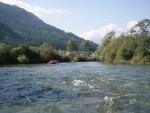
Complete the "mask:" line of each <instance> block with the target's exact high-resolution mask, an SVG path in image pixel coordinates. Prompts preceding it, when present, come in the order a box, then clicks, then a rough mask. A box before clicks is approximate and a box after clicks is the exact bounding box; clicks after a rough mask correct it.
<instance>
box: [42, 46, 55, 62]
mask: <svg viewBox="0 0 150 113" xmlns="http://www.w3.org/2000/svg"><path fill="white" fill-rule="evenodd" d="M39 52H40V56H41V59H42V61H44V62H47V61H49V60H50V59H53V55H54V50H53V48H52V46H50V45H49V44H48V43H44V44H42V45H41V46H40V47H39Z"/></svg>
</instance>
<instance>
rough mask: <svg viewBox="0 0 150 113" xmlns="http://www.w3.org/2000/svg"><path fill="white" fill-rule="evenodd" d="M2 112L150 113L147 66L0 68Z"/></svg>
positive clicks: (148, 72) (75, 65)
mask: <svg viewBox="0 0 150 113" xmlns="http://www.w3.org/2000/svg"><path fill="white" fill-rule="evenodd" d="M0 113H150V65H113V64H112V65H110V64H101V63H98V62H88V63H87V62H85V63H60V64H56V65H48V64H39V65H16V66H15V65H13V66H3V67H0Z"/></svg>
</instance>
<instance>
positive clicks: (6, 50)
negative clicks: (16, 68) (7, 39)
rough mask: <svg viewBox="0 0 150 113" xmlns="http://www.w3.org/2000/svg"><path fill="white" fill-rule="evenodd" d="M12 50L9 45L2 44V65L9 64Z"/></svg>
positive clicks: (0, 59) (0, 60)
mask: <svg viewBox="0 0 150 113" xmlns="http://www.w3.org/2000/svg"><path fill="white" fill-rule="evenodd" d="M10 50H11V47H10V46H9V45H7V44H4V43H0V64H4V63H9V58H10Z"/></svg>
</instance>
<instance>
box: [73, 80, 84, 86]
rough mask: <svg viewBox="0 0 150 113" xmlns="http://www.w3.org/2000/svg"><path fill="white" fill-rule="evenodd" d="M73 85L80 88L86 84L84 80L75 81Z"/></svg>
mask: <svg viewBox="0 0 150 113" xmlns="http://www.w3.org/2000/svg"><path fill="white" fill-rule="evenodd" d="M72 84H73V85H74V86H80V85H81V84H84V82H83V81H82V80H73V81H72Z"/></svg>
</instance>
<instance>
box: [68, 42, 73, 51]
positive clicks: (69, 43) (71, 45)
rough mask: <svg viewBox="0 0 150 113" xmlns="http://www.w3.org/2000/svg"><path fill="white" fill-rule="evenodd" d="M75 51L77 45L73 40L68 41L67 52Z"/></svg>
mask: <svg viewBox="0 0 150 113" xmlns="http://www.w3.org/2000/svg"><path fill="white" fill-rule="evenodd" d="M74 49H75V44H74V42H73V41H72V40H68V41H67V50H69V51H73V50H74Z"/></svg>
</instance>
